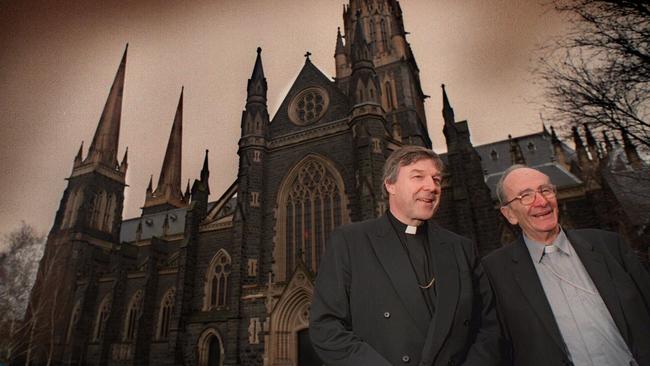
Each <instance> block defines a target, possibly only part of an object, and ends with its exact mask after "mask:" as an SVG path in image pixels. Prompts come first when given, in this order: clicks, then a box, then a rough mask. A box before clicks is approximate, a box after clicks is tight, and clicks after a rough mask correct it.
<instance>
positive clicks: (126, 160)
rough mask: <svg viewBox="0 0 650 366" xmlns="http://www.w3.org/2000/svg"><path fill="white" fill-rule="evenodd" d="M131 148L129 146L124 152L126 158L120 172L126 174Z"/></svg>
mask: <svg viewBox="0 0 650 366" xmlns="http://www.w3.org/2000/svg"><path fill="white" fill-rule="evenodd" d="M128 161H129V147H128V146H127V147H126V149H125V150H124V157H123V158H122V162H121V163H120V172H122V173H126V169H127V168H128V167H129V162H128Z"/></svg>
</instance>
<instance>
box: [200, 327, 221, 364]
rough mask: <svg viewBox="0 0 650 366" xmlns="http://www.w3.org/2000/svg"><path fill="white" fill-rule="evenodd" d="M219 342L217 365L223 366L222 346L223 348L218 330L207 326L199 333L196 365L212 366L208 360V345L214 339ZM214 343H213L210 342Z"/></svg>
mask: <svg viewBox="0 0 650 366" xmlns="http://www.w3.org/2000/svg"><path fill="white" fill-rule="evenodd" d="M215 340H216V341H218V343H219V362H218V365H219V366H223V359H224V353H225V352H224V348H223V339H222V338H221V335H220V334H219V332H218V331H217V330H216V329H214V328H208V329H206V330H204V331H203V333H201V336H199V340H198V342H197V356H198V360H199V363H198V366H212V365H209V361H210V345H211V343H212V342H214V341H215ZM212 344H214V343H212Z"/></svg>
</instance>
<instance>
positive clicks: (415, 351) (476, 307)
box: [309, 215, 499, 366]
mask: <svg viewBox="0 0 650 366" xmlns="http://www.w3.org/2000/svg"><path fill="white" fill-rule="evenodd" d="M428 227H429V232H428V238H429V243H430V246H431V251H432V254H433V260H434V263H433V267H434V273H435V276H436V286H437V288H436V290H437V301H436V302H437V303H436V310H435V315H434V317H433V319H432V320H431V321H430V317H429V315H428V310H427V308H426V305H425V303H424V299H423V297H422V294H421V291H420V289H419V288H418V286H417V279H416V277H415V274H414V272H413V270H412V267H411V265H410V264H409V259H408V256H407V254H406V253H405V251H404V249H403V248H402V246H401V245H400V242H399V239H398V237H397V234H396V233H395V231H394V229H393V227H392V226H391V224H390V222H389V219H388V217H387V216H386V215H384V216H383V217H381V218H379V219H375V220H369V221H364V222H360V223H355V224H351V225H346V226H343V227H340V228H338V229H337V230H335V231H334V232H333V233H332V236H331V238H330V241H329V243H328V246H327V249H326V254H325V257H324V258H323V260H322V262H321V264H320V268H319V271H318V278H317V280H316V288H315V290H314V297H313V302H312V305H311V322H310V328H309V330H310V335H311V340H312V343H313V345H314V348H315V349H316V352H317V353H318V355H319V356H320V357H321V359H322V360H323V361H324V362H325V363H326V364H327V365H354V366H363V365H368V366H387V365H402V364H407V363H408V364H410V365H427V366H429V365H457V364H460V363H462V362H463V361H465V360H467V362H468V363H467V364H475V365H492V364H498V359H497V358H498V357H499V354H498V342H499V329H498V328H499V326H498V321H497V319H496V314H495V309H494V303H493V297H492V292H491V289H490V287H489V283H488V281H487V278H486V277H485V275H484V273H483V270H482V267H481V265H480V263H479V261H478V259H477V258H476V255H475V251H474V248H473V246H472V243H471V242H470V241H469V240H468V239H466V238H463V237H461V236H458V235H456V234H453V233H452V232H450V231H447V230H444V229H442V228H440V227H439V226H437V225H435V224H434V223H433V222H430V223H429V225H428Z"/></svg>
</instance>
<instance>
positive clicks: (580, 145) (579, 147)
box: [571, 126, 585, 150]
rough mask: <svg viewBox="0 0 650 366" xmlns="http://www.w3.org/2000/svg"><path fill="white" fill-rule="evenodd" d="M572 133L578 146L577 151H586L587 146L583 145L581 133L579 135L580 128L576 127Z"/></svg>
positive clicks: (572, 128)
mask: <svg viewBox="0 0 650 366" xmlns="http://www.w3.org/2000/svg"><path fill="white" fill-rule="evenodd" d="M571 133H572V135H573V143H574V144H575V145H576V150H577V149H584V146H585V145H584V144H583V143H582V138H581V137H580V133H578V127H576V126H573V127H571Z"/></svg>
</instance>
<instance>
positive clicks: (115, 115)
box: [86, 44, 129, 169]
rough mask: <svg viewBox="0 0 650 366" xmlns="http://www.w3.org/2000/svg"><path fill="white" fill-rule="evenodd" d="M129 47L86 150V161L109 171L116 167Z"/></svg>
mask: <svg viewBox="0 0 650 366" xmlns="http://www.w3.org/2000/svg"><path fill="white" fill-rule="evenodd" d="M128 49H129V45H128V44H127V45H126V48H125V49H124V55H122V61H121V62H120V66H119V67H118V69H117V74H116V75H115V79H114V80H113V85H112V86H111V91H110V92H109V94H108V98H107V99H106V104H105V105H104V111H103V112H102V115H101V117H100V118H99V124H98V125H97V130H96V131H95V136H94V137H93V142H92V144H91V145H90V148H89V150H88V157H87V158H86V161H88V162H93V163H101V164H104V165H106V166H108V167H110V168H111V169H115V168H116V167H117V148H118V142H119V137H120V122H121V117H122V94H123V91H124V75H125V71H126V54H127V51H128Z"/></svg>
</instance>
